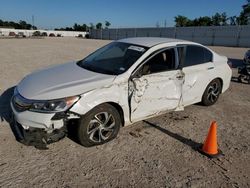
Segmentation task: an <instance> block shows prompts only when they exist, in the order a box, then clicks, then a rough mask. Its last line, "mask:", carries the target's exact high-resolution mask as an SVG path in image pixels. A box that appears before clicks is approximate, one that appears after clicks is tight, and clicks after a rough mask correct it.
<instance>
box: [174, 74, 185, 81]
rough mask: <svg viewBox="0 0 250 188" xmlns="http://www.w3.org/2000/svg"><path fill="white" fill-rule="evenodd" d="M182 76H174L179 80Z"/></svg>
mask: <svg viewBox="0 0 250 188" xmlns="http://www.w3.org/2000/svg"><path fill="white" fill-rule="evenodd" d="M183 77H184V76H183V75H178V76H176V78H177V79H179V80H180V79H182V78H183Z"/></svg>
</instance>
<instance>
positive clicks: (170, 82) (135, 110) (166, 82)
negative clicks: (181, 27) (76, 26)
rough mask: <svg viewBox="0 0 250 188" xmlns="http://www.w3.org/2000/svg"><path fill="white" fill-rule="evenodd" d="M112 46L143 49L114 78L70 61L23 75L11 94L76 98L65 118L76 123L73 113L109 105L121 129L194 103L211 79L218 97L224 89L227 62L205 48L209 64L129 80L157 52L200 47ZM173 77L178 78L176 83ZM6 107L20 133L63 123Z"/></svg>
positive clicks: (170, 43)
mask: <svg viewBox="0 0 250 188" xmlns="http://www.w3.org/2000/svg"><path fill="white" fill-rule="evenodd" d="M118 42H125V43H131V44H134V45H142V46H147V47H149V49H148V50H147V51H146V52H145V53H144V54H143V55H142V56H141V57H140V58H139V59H138V60H137V61H136V62H135V63H134V64H133V65H132V66H131V67H130V68H129V69H128V70H127V71H126V72H125V73H123V74H120V75H118V76H110V75H104V74H100V73H94V72H91V71H87V70H84V69H83V68H81V67H77V65H76V63H75V62H72V63H68V64H65V65H60V66H56V67H54V68H52V69H48V70H43V71H40V72H36V73H34V74H31V75H29V76H27V77H26V78H24V79H23V80H22V81H21V82H20V83H19V84H18V86H17V90H18V92H19V93H20V94H21V95H22V96H23V97H25V98H27V99H36V100H38V99H39V100H51V99H58V98H62V97H69V96H73V95H80V96H81V98H80V100H79V101H78V102H77V103H76V104H74V105H73V106H72V107H71V108H70V110H69V111H70V112H72V114H70V115H69V118H79V116H76V115H74V114H79V115H80V116H81V115H84V114H86V113H87V112H89V111H90V110H91V109H93V108H94V107H96V106H98V105H100V104H102V103H115V104H116V105H119V106H120V107H121V109H122V111H123V117H124V125H129V124H132V123H134V122H136V121H140V120H142V119H146V118H149V117H152V116H156V115H159V114H161V113H164V112H166V111H177V110H183V109H184V107H185V106H187V105H190V104H194V103H197V102H200V101H201V99H202V94H203V93H204V91H205V89H206V87H207V85H208V84H209V83H210V82H211V81H212V80H213V79H215V78H220V79H221V80H222V82H223V88H222V93H223V92H225V91H226V90H227V89H228V88H229V85H230V80H231V75H232V71H231V69H230V68H229V66H228V65H227V58H226V57H224V56H220V55H218V54H217V53H215V52H213V51H212V50H210V49H209V51H211V52H212V54H213V62H208V63H204V64H202V65H199V66H191V67H184V68H183V69H182V70H180V69H178V70H173V71H166V72H161V73H155V74H150V75H144V76H142V77H140V78H133V79H130V77H131V75H132V74H133V72H134V70H135V69H136V68H137V67H138V66H139V65H140V64H141V63H142V62H143V61H144V60H145V59H146V58H147V57H148V56H149V55H150V54H152V53H153V52H155V51H157V50H159V49H164V48H171V47H176V45H183V44H184V45H199V46H202V45H200V44H197V43H193V42H189V41H182V40H175V39H165V38H129V39H122V40H119V41H118ZM203 47H204V46H203ZM205 48H206V47H205ZM179 76H180V77H181V78H177V77H179ZM11 106H12V110H13V112H14V115H15V119H16V120H17V122H19V123H20V124H21V125H22V126H23V128H25V129H28V128H29V127H36V128H43V129H45V130H47V131H51V130H53V129H57V128H60V127H62V126H63V121H58V120H57V121H53V120H51V118H52V117H53V116H54V115H55V113H52V114H45V113H37V112H31V111H25V112H17V111H16V110H15V109H14V108H13V105H12V104H11Z"/></svg>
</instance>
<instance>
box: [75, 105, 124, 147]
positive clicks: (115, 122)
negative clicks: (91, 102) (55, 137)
mask: <svg viewBox="0 0 250 188" xmlns="http://www.w3.org/2000/svg"><path fill="white" fill-rule="evenodd" d="M120 127H121V117H120V114H119V112H118V111H117V110H116V108H115V107H114V106H112V105H110V104H101V105H99V106H97V107H95V108H93V109H92V110H90V111H89V112H88V113H87V114H85V115H84V116H83V117H82V118H81V119H80V121H79V124H78V131H77V136H78V140H79V143H80V144H81V145H83V146H85V147H90V146H95V145H101V144H104V143H106V142H109V141H111V140H113V139H114V138H115V137H116V136H117V134H118V132H119V130H120Z"/></svg>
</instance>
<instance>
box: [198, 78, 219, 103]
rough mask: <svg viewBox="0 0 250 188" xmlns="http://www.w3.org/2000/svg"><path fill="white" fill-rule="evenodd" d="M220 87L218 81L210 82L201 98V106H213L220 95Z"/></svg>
mask: <svg viewBox="0 0 250 188" xmlns="http://www.w3.org/2000/svg"><path fill="white" fill-rule="evenodd" d="M221 90H222V85H221V82H220V80H219V79H214V80H213V81H211V82H210V83H209V84H208V86H207V88H206V90H205V91H204V93H203V96H202V104H203V105H204V106H211V105H213V104H215V103H216V102H217V100H218V98H219V96H220V94H221Z"/></svg>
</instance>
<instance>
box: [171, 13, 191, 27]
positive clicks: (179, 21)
mask: <svg viewBox="0 0 250 188" xmlns="http://www.w3.org/2000/svg"><path fill="white" fill-rule="evenodd" d="M174 19H175V26H176V27H185V26H187V25H188V22H190V20H189V19H188V18H187V17H186V16H181V15H178V16H176V17H174Z"/></svg>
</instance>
